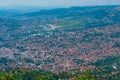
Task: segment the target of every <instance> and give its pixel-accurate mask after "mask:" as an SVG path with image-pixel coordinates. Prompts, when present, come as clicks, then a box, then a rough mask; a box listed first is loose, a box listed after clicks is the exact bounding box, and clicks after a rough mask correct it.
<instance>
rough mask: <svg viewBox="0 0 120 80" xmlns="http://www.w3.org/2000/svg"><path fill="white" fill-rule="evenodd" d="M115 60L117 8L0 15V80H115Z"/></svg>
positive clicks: (119, 26)
mask: <svg viewBox="0 0 120 80" xmlns="http://www.w3.org/2000/svg"><path fill="white" fill-rule="evenodd" d="M8 13H9V14H8ZM119 56H120V6H91V7H71V8H58V9H53V10H41V11H38V12H31V13H22V12H19V11H18V12H17V11H11V12H10V11H9V10H8V11H7V10H6V11H4V10H0V70H1V71H0V80H119V78H120V65H119V64H120V57H119Z"/></svg>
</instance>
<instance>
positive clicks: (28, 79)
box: [0, 68, 95, 80]
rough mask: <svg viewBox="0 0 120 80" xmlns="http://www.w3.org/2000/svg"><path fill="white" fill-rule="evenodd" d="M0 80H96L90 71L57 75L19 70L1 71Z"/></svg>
mask: <svg viewBox="0 0 120 80" xmlns="http://www.w3.org/2000/svg"><path fill="white" fill-rule="evenodd" d="M0 80H95V79H93V78H92V77H91V75H90V71H86V72H85V73H84V74H69V73H66V72H63V73H59V74H55V73H52V72H49V71H43V70H40V71H35V70H29V69H25V68H17V69H14V70H11V71H8V72H6V71H0Z"/></svg>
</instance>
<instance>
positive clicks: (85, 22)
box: [22, 6, 120, 29]
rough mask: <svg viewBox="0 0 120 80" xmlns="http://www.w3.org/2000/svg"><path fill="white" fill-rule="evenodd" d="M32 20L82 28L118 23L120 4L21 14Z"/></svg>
mask: <svg viewBox="0 0 120 80" xmlns="http://www.w3.org/2000/svg"><path fill="white" fill-rule="evenodd" d="M22 16H24V17H28V18H31V19H33V20H36V19H39V20H38V22H39V21H40V20H41V19H42V20H44V23H48V24H52V25H56V26H61V27H62V29H71V28H72V29H81V28H82V29H83V28H93V27H103V26H108V25H114V24H119V23H120V22H119V21H120V6H88V7H71V8H59V9H53V10H42V11H39V12H33V13H28V14H23V15H22Z"/></svg>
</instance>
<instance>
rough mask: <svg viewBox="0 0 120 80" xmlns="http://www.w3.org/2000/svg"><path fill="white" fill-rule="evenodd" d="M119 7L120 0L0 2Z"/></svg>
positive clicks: (4, 2)
mask: <svg viewBox="0 0 120 80" xmlns="http://www.w3.org/2000/svg"><path fill="white" fill-rule="evenodd" d="M116 4H117V5H119V4H120V0H0V6H14V5H18V6H19V5H25V6H40V7H57V6H62V7H63V6H65V7H69V6H86V5H87V6H89V5H116Z"/></svg>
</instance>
